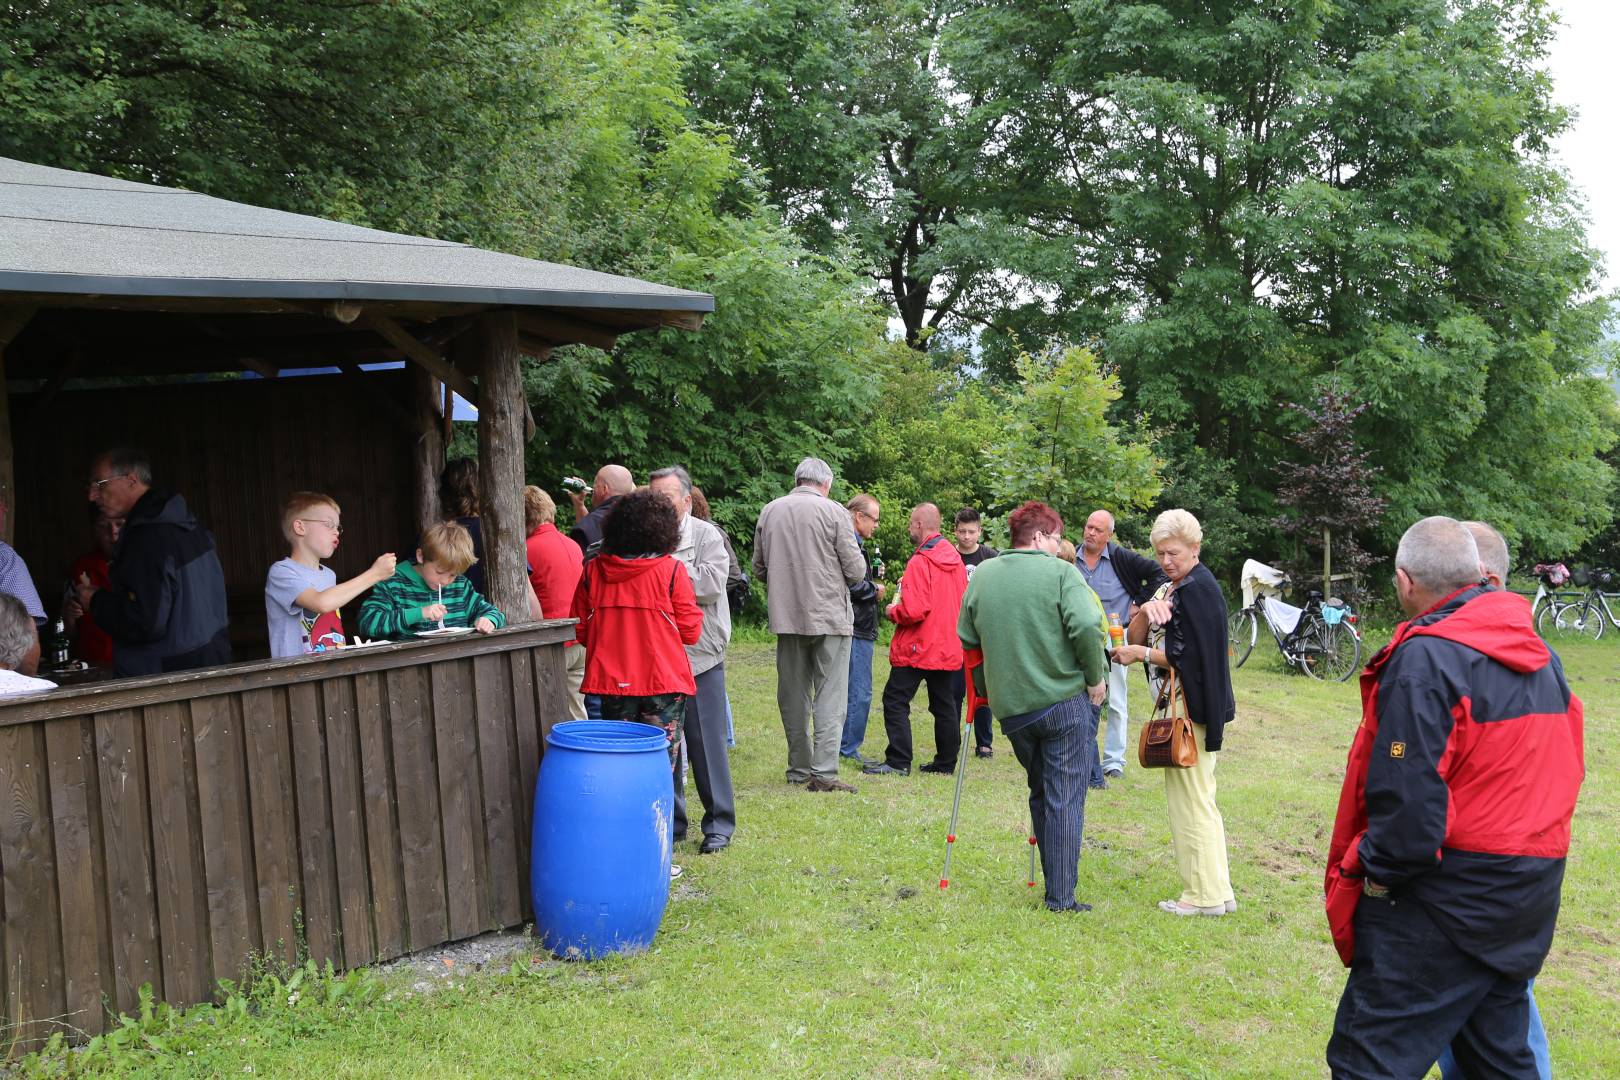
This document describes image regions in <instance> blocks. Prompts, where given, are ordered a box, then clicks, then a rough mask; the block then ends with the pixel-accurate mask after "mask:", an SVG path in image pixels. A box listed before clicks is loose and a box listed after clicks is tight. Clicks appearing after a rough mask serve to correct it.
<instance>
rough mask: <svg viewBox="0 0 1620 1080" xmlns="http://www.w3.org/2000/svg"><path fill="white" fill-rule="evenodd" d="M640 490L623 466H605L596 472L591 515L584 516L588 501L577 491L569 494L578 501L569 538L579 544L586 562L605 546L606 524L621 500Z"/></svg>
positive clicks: (592, 488)
mask: <svg viewBox="0 0 1620 1080" xmlns="http://www.w3.org/2000/svg"><path fill="white" fill-rule="evenodd" d="M634 490H636V480H635V477H633V476H631V475H630V470H629V469H627V468H625V467H624V466H623V465H604V466H602V467H601V468H600V469H598V470H596V481H595V483H594V484H593V485H592V487H591V512H590V513H588V514H586V513H584V512H583V511H584V509H585V500H584V498H583V497H582V496H581V495H580V494H579V493H578V492H577V491H571V492H569V493H568V494H569V496H570V497H571V498H572V499H573V500H574V527H573V528H572V529H569V530H568V539H570V540H572V541H573V542H574V543H576V544H578V545H579V550H580V551H582V552H584V553H585V558H586V559H594V558H595V557H596V552H597V549H598V548H600V547H601V546H602V524H603V522H605V521H606V520H607V516H608V515H609V514H611V513H612V512H613V507H614V506H615V505H617V503H618V501H619V500H620V499H622V498H624V497H625V496H626V495H628V494H630V493H631V492H632V491H634Z"/></svg>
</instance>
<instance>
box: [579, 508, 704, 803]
mask: <svg viewBox="0 0 1620 1080" xmlns="http://www.w3.org/2000/svg"><path fill="white" fill-rule="evenodd" d="M680 537H681V528H680V521H679V519H677V518H676V516H675V506H674V504H672V503H671V502H670V501H669V500H668V499H666V498H664V497H663V496H662V495H657V494H654V493H653V492H651V491H646V490H642V491H637V492H633V493H631V494H629V495H626V496H624V497H623V498H622V499H620V500H619V502H618V504H617V505H616V506H615V507H614V508H613V513H612V514H610V515H609V516H608V519H607V523H606V524H605V525H604V526H603V530H602V549H601V553H600V554H599V555H597V556H596V557H595V558H594V559H592V560H590V561H589V562H587V563H586V564H585V572H584V574H583V575H582V576H581V577H580V580H579V589H578V591H576V592H575V593H574V611H573V614H574V618H576V619H578V620H579V627H578V630H577V633H578V636H579V643H580V644H581V645H583V646H585V681H584V682H583V683H581V685H580V690H581V691H582V692H584V693H586V694H595V695H598V696H600V697H601V699H602V717H603V719H605V720H637V721H640V722H641V723H643V724H652V725H654V726H656V727H661V728H663V729H664V731H665V732H666V733H667V734H668V736H669V767H670V775H671V776H672V777H674V776H675V774H676V767H677V762H678V761H679V757H680V745H681V726H682V722H683V721H684V720H685V717H686V699H687V698H688V697H689V696H691V695H693V694H695V693H697V685H696V683H694V682H693V680H692V665H691V664H690V663H689V662H688V661H687V659H686V650H685V649H684V648H683V647H682V646H684V645H695V644H697V640H698V635H699V633H700V632H701V631H702V629H703V612H702V611H700V610H699V609H698V606H697V600H696V599H695V598H694V596H693V594H692V579H691V578H689V577H688V576H687V574H686V567H685V566H683V565H682V564H681V562H680V560H679V559H676V558H675V557H674V556H673V555H671V554H670V553H671V552H673V551H674V550H675V548H676V545H677V544H679V542H680Z"/></svg>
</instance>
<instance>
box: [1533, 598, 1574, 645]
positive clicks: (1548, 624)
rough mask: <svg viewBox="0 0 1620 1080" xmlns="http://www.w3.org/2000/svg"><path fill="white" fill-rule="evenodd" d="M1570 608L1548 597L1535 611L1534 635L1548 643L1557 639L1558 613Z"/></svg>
mask: <svg viewBox="0 0 1620 1080" xmlns="http://www.w3.org/2000/svg"><path fill="white" fill-rule="evenodd" d="M1570 606H1572V605H1569V604H1560V603H1559V602H1558V601H1556V600H1554V599H1553V598H1552V597H1550V596H1549V597H1548V598H1547V599H1546V600H1545V601H1544V602H1543V603H1542V605H1541V606H1540V607H1539V608H1537V609H1536V633H1538V634H1540V635H1541V636H1542V637H1544V638H1546V639H1547V640H1549V641H1551V640H1552V639H1553V638H1555V637H1557V636H1558V625H1557V621H1558V613H1559V612H1560V611H1563V610H1564V609H1565V608H1566V607H1570Z"/></svg>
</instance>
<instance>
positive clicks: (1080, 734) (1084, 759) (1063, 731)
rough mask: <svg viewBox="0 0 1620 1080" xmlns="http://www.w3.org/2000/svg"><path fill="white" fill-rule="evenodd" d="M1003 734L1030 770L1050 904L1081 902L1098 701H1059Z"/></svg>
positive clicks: (1067, 906) (1064, 906)
mask: <svg viewBox="0 0 1620 1080" xmlns="http://www.w3.org/2000/svg"><path fill="white" fill-rule="evenodd" d="M1001 731H1002V734H1004V735H1006V736H1007V741H1008V742H1010V743H1012V748H1013V753H1014V754H1016V755H1017V756H1018V763H1019V764H1020V765H1022V766H1023V767H1024V772H1025V773H1027V774H1028V776H1029V817H1030V821H1031V822H1032V823H1033V825H1034V826H1035V843H1036V845H1037V846H1038V847H1039V848H1040V852H1041V873H1042V875H1043V876H1044V877H1045V878H1046V906H1047V907H1049V908H1051V909H1052V910H1054V911H1066V910H1071V909H1073V908H1075V907H1077V906H1078V903H1077V902H1076V900H1075V897H1074V883H1075V880H1076V878H1078V877H1079V873H1080V835H1081V833H1082V832H1083V831H1084V830H1085V827H1086V777H1087V776H1088V775H1090V773H1091V771H1092V769H1094V768H1096V765H1097V706H1095V705H1093V704H1092V703H1091V702H1090V701H1089V700H1088V699H1087V698H1086V696H1085V694H1084V693H1081V694H1080V695H1078V696H1076V697H1072V698H1069V699H1068V700H1067V701H1060V702H1058V703H1057V704H1056V705H1054V706H1053V707H1052V708H1051V710H1050V711H1048V712H1047V713H1046V715H1044V716H1042V717H1040V718H1039V719H1037V720H1035V721H1033V722H1031V723H1028V724H1025V725H1024V726H1023V727H1021V728H1019V729H1018V730H1017V731H1008V730H1007V728H1006V720H1005V718H1003V721H1002V728H1001Z"/></svg>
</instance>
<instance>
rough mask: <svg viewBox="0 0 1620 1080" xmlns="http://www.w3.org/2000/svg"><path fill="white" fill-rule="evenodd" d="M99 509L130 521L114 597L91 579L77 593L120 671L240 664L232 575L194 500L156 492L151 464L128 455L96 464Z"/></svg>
mask: <svg viewBox="0 0 1620 1080" xmlns="http://www.w3.org/2000/svg"><path fill="white" fill-rule="evenodd" d="M90 501H91V502H93V503H95V504H96V505H97V506H99V507H101V512H102V513H103V514H105V515H106V516H108V517H122V518H124V519H125V520H124V530H123V532H122V533H121V534H120V536H119V538H118V545H117V546H116V547H115V548H113V553H112V560H111V568H110V570H109V574H108V576H109V579H110V582H109V585H108V587H107V588H105V589H99V590H98V589H96V588H95V587H94V586H92V585H91V584H90V582H89V580H88V579H85V578H81V579H80V580H79V581H78V582H76V583H75V586H74V588H75V591H76V594H77V599H78V601H79V605H80V606H81V607H83V608H84V609H85V610H86V611H89V612H90V613H91V614H93V615H94V616H95V620H96V625H97V626H100V627H101V628H102V629H103V630H105V631H106V632H107V636H108V637H110V638H112V640H113V670H114V671H116V672H117V673H118V674H119V675H125V676H129V675H157V674H161V673H164V672H170V671H186V670H188V669H191V668H200V667H211V666H213V665H215V664H228V663H230V661H231V641H230V628H229V622H228V619H227V616H226V611H225V572H224V570H223V569H222V568H221V567H220V564H219V554H218V552H216V551H215V549H214V538H213V536H212V535H210V533H209V532H208V530H207V529H205V528H203V527H202V525H200V524H199V523H198V522H197V519H196V518H195V517H193V516H192V515H191V512H190V511H189V510H187V509H186V501H185V499H183V498H181V497H180V496H179V495H170V494H168V493H166V492H160V491H157V490H156V489H154V488H153V487H152V466H151V464H150V462H148V461H147V458H146V455H145V454H143V453H141V452H140V451H137V450H130V449H127V448H120V449H115V450H109V451H107V452H106V453H104V454H101V455H100V456H98V457H97V458H96V459H95V460H94V461H92V462H91V463H90Z"/></svg>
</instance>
